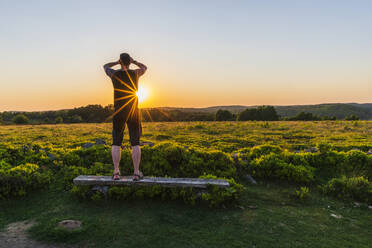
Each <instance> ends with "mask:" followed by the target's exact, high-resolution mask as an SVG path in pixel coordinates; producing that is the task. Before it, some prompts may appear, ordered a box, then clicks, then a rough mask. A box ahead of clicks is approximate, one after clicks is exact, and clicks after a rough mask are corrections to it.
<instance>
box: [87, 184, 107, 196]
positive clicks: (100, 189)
mask: <svg viewBox="0 0 372 248" xmlns="http://www.w3.org/2000/svg"><path fill="white" fill-rule="evenodd" d="M108 188H109V187H108V186H99V185H97V186H94V187H93V188H92V189H91V190H92V191H99V192H101V193H102V194H104V195H106V193H107V190H108Z"/></svg>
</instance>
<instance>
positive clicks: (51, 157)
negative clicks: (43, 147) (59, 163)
mask: <svg viewBox="0 0 372 248" xmlns="http://www.w3.org/2000/svg"><path fill="white" fill-rule="evenodd" d="M48 158H49V159H50V160H56V159H57V158H56V156H54V155H53V154H51V153H49V154H48Z"/></svg>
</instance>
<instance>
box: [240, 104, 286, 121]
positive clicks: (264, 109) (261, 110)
mask: <svg viewBox="0 0 372 248" xmlns="http://www.w3.org/2000/svg"><path fill="white" fill-rule="evenodd" d="M237 120H238V121H277V120H279V115H278V114H277V113H276V110H275V108H274V107H273V106H259V107H257V108H251V109H246V110H244V111H243V112H241V113H239V115H238V118H237Z"/></svg>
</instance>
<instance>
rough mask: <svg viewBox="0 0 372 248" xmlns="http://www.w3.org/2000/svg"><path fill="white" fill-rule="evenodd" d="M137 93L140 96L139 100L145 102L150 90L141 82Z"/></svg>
mask: <svg viewBox="0 0 372 248" xmlns="http://www.w3.org/2000/svg"><path fill="white" fill-rule="evenodd" d="M136 95H137V97H138V102H139V103H141V102H144V101H145V100H146V99H147V98H148V96H149V91H148V89H147V88H146V86H144V85H142V84H141V85H139V86H138V91H137V92H136Z"/></svg>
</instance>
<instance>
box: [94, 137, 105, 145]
mask: <svg viewBox="0 0 372 248" xmlns="http://www.w3.org/2000/svg"><path fill="white" fill-rule="evenodd" d="M94 141H95V142H96V145H106V141H104V140H103V139H98V138H97V139H95V140H94Z"/></svg>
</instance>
